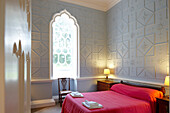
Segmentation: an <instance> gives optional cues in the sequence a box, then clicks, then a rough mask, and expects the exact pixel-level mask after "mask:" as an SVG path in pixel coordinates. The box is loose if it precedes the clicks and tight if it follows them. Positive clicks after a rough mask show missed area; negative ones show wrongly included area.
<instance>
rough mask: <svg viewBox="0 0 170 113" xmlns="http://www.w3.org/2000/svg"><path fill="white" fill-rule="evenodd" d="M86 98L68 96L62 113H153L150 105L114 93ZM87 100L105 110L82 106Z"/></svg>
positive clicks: (94, 93)
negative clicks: (100, 105) (101, 106)
mask: <svg viewBox="0 0 170 113" xmlns="http://www.w3.org/2000/svg"><path fill="white" fill-rule="evenodd" d="M83 95H84V98H73V97H71V96H70V95H69V94H68V95H67V96H66V98H65V100H64V102H63V106H62V113H152V111H151V106H150V103H149V102H147V101H144V100H139V99H135V98H132V97H129V96H126V95H123V94H120V93H117V92H114V91H101V92H91V93H83ZM85 100H89V101H95V102H98V103H100V104H102V105H103V108H100V109H93V110H89V109H88V108H86V107H85V106H83V105H82V102H84V101H85Z"/></svg>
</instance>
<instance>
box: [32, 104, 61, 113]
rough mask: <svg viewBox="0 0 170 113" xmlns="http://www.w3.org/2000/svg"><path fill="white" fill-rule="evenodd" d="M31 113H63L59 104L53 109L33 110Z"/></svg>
mask: <svg viewBox="0 0 170 113" xmlns="http://www.w3.org/2000/svg"><path fill="white" fill-rule="evenodd" d="M31 113H61V107H60V105H59V104H57V105H55V106H53V107H46V108H42V109H33V110H31Z"/></svg>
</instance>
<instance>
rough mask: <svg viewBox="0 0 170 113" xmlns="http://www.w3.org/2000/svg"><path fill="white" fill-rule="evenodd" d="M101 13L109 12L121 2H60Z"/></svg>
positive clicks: (83, 0)
mask: <svg viewBox="0 0 170 113" xmlns="http://www.w3.org/2000/svg"><path fill="white" fill-rule="evenodd" d="M60 1H63V2H68V3H72V4H76V5H80V6H85V7H88V8H93V9H97V10H101V11H108V10H109V9H110V8H112V7H113V6H114V5H116V4H117V3H118V2H120V1H121V0H60Z"/></svg>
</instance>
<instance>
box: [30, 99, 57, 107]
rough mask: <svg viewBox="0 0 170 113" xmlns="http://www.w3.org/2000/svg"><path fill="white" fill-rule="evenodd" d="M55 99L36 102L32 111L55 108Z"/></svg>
mask: <svg viewBox="0 0 170 113" xmlns="http://www.w3.org/2000/svg"><path fill="white" fill-rule="evenodd" d="M54 105H55V101H54V99H43V100H34V101H32V102H31V109H33V108H42V107H49V106H54Z"/></svg>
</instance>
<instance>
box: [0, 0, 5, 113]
mask: <svg viewBox="0 0 170 113" xmlns="http://www.w3.org/2000/svg"><path fill="white" fill-rule="evenodd" d="M4 4H5V1H4V0H0V15H1V16H0V113H4V112H5V98H4V97H5V76H4V38H3V37H4V18H5V16H4V15H5V12H4V8H5V7H4Z"/></svg>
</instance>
